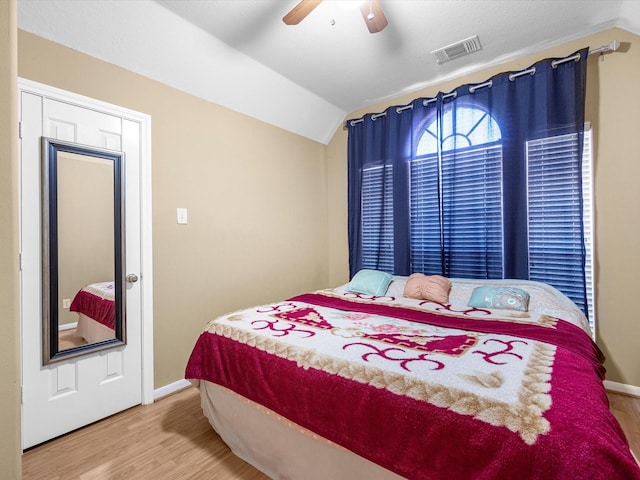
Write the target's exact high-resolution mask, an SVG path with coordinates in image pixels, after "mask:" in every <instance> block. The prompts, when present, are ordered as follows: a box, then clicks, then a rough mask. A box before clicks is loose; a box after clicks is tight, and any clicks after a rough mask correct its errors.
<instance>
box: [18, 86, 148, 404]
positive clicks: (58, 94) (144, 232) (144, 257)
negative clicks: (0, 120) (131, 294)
mask: <svg viewBox="0 0 640 480" xmlns="http://www.w3.org/2000/svg"><path fill="white" fill-rule="evenodd" d="M18 90H19V91H20V92H30V93H34V94H36V95H39V96H43V97H47V98H51V99H54V100H57V101H63V102H68V103H71V104H74V105H78V104H81V105H82V106H83V107H84V108H89V109H95V110H97V111H100V112H104V113H109V114H112V115H115V116H118V117H120V118H125V119H128V120H131V121H133V122H136V123H138V124H139V125H140V150H141V151H140V209H141V218H140V229H141V232H140V236H141V241H142V245H143V247H142V252H141V254H140V263H141V268H142V270H141V272H140V273H141V275H140V276H141V278H144V279H145V280H144V281H141V282H140V288H141V306H142V318H141V322H142V345H141V349H142V363H141V364H142V372H141V373H142V392H141V394H142V395H141V400H142V404H143V405H147V404H150V403H153V400H154V392H153V380H154V378H153V376H154V366H153V242H152V219H153V215H152V207H153V204H152V196H151V181H152V178H151V116H150V115H148V114H146V113H141V112H137V111H135V110H130V109H128V108H125V107H120V106H116V105H113V104H110V103H106V102H103V101H100V100H96V99H95V98H91V97H85V96H84V95H79V94H76V93H73V92H69V91H67V90H61V89H59V88H56V87H52V86H50V85H45V84H43V83H39V82H34V81H32V80H27V79H25V78H18Z"/></svg>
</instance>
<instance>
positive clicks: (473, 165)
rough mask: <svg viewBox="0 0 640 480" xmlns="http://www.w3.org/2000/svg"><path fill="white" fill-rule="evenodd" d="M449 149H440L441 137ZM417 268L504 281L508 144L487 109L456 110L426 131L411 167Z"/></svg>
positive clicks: (413, 263)
mask: <svg viewBox="0 0 640 480" xmlns="http://www.w3.org/2000/svg"><path fill="white" fill-rule="evenodd" d="M439 130H440V131H441V137H442V147H441V150H439V149H438V142H437V138H438V131H439ZM410 179H411V180H410V183H411V188H410V191H411V220H410V223H411V270H412V271H416V272H425V273H444V274H446V275H447V276H450V277H474V278H500V277H501V276H502V255H503V252H502V244H503V239H502V144H501V134H500V129H499V127H498V125H497V123H496V122H495V120H494V119H493V118H492V117H491V116H490V115H489V114H487V113H486V112H484V111H483V110H481V109H479V108H471V107H458V108H455V109H454V108H448V109H447V110H445V112H444V114H443V115H442V120H441V121H440V123H439V122H438V119H434V120H432V121H431V122H430V123H429V124H428V125H427V126H426V128H425V129H424V132H423V133H422V135H421V137H420V139H419V141H418V145H417V148H416V157H415V158H414V160H413V161H412V162H411V176H410Z"/></svg>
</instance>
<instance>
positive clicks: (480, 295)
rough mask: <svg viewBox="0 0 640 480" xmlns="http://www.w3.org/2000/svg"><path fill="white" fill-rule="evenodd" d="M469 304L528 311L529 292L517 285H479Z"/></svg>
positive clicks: (480, 306)
mask: <svg viewBox="0 0 640 480" xmlns="http://www.w3.org/2000/svg"><path fill="white" fill-rule="evenodd" d="M469 306H470V307H476V308H496V309H500V310H518V311H520V312H526V311H527V309H528V307H529V293H527V292H526V291H524V290H522V289H520V288H515V287H477V288H475V289H474V290H473V293H472V294H471V298H470V299H469Z"/></svg>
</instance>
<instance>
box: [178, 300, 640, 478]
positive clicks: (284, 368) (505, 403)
mask: <svg viewBox="0 0 640 480" xmlns="http://www.w3.org/2000/svg"><path fill="white" fill-rule="evenodd" d="M601 362H602V358H601V355H600V352H599V351H598V349H597V347H596V346H595V344H593V342H592V341H591V339H590V337H589V336H588V335H587V334H586V333H584V332H583V331H582V330H581V329H580V328H578V327H577V326H575V325H572V324H570V323H567V322H565V321H563V320H561V319H558V318H554V317H549V316H546V315H535V314H531V315H525V316H518V315H513V316H509V315H507V316H504V315H502V314H501V313H500V312H497V313H496V311H478V310H477V309H468V310H465V311H454V310H453V309H452V308H451V307H449V306H445V305H440V304H433V303H430V302H418V301H414V300H409V299H395V298H393V297H391V298H390V297H371V296H367V295H355V296H354V295H353V294H349V293H348V292H346V293H344V292H343V293H336V292H334V291H322V292H317V293H315V294H307V295H303V296H299V297H294V298H292V299H290V300H288V301H285V302H280V303H276V304H272V305H266V306H261V307H255V308H250V309H247V310H243V311H240V312H234V313H232V314H229V315H226V316H223V317H220V318H218V319H215V320H213V321H211V322H209V324H208V325H207V326H206V328H205V330H204V331H203V332H202V334H201V335H200V337H199V338H198V341H197V343H196V345H195V347H194V350H193V352H192V354H191V357H190V359H189V362H188V365H187V368H186V374H185V376H186V378H191V379H201V380H207V381H210V382H213V383H216V384H219V385H222V386H224V387H226V388H229V389H231V390H233V391H235V392H237V393H239V394H240V395H243V396H245V397H246V398H249V399H251V400H253V401H255V402H258V403H260V404H262V405H264V406H265V407H267V408H269V409H271V410H273V411H275V412H277V413H279V414H280V415H283V416H284V417H286V418H289V419H290V420H292V421H293V422H295V423H297V424H299V425H301V426H303V427H305V428H308V429H309V430H311V431H313V432H315V433H317V434H318V435H321V436H323V437H325V438H327V439H329V440H332V441H333V442H335V443H337V444H339V445H342V446H344V447H345V448H347V449H349V450H351V451H353V452H354V453H356V454H358V455H361V456H363V457H365V458H368V459H370V460H372V461H374V462H375V463H378V464H379V465H382V466H383V467H385V468H387V469H389V470H391V471H393V472H395V473H397V474H399V475H401V476H404V477H406V478H410V479H430V480H431V479H433V480H435V479H456V480H458V479H514V478H517V479H581V480H582V479H602V480H605V479H606V480H614V479H640V469H639V468H638V466H637V464H636V463H635V461H634V459H633V457H632V455H631V454H630V452H629V449H628V446H627V443H626V440H625V438H624V434H623V432H622V431H621V429H620V426H619V424H618V423H617V421H616V420H615V418H614V417H613V415H612V414H611V413H610V412H609V408H608V402H607V397H606V394H605V391H604V388H603V385H602V375H603V373H604V371H603V369H602V363H601Z"/></svg>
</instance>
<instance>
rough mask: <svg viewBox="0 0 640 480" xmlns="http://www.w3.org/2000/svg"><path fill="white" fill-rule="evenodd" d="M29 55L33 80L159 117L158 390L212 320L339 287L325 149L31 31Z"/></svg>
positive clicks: (27, 68) (25, 70)
mask: <svg viewBox="0 0 640 480" xmlns="http://www.w3.org/2000/svg"><path fill="white" fill-rule="evenodd" d="M18 54H19V56H18V73H19V75H20V76H21V77H23V78H27V79H30V80H34V81H38V82H42V83H45V84H48V85H52V86H55V87H58V88H62V89H65V90H69V91H72V92H75V93H79V94H81V95H86V96H89V97H93V98H97V99H99V100H102V101H105V102H109V103H113V104H116V105H121V106H123V107H127V108H130V109H133V110H137V111H140V112H143V113H147V114H149V115H151V117H152V157H153V161H152V164H153V165H152V169H153V173H152V177H153V257H154V348H155V363H154V366H155V382H154V383H155V386H156V388H158V387H161V386H165V385H167V384H170V383H172V382H175V381H177V380H179V379H181V378H183V376H184V367H185V365H186V362H187V359H188V355H189V353H190V351H191V348H192V347H193V344H194V342H195V340H196V338H197V335H198V334H199V333H200V331H201V330H202V327H203V326H204V324H205V322H206V321H207V320H209V319H211V318H212V317H215V316H217V315H220V314H222V313H225V312H228V311H231V310H235V309H238V308H241V307H245V306H247V305H252V304H258V303H263V302H267V301H271V300H278V299H282V298H285V297H288V296H292V295H295V294H297V293H301V292H304V291H308V290H313V289H318V288H324V287H327V286H328V285H329V283H328V269H327V258H328V247H327V202H326V196H327V192H326V169H325V162H324V147H323V146H322V145H321V144H318V143H316V142H313V141H311V140H307V139H305V138H303V137H300V136H297V135H294V134H291V133H289V132H286V131H284V130H282V129H279V128H276V127H273V126H270V125H267V124H265V123H263V122H260V121H257V120H255V119H252V118H249V117H247V116H244V115H241V114H238V113H235V112H232V111H230V110H227V109H225V108H222V107H220V106H217V105H214V104H211V103H208V102H205V101H203V100H200V99H198V98H195V97H193V96H190V95H186V94H184V93H182V92H180V91H177V90H175V89H172V88H169V87H167V86H164V85H162V84H160V83H158V82H154V81H151V80H149V79H147V78H144V77H142V76H140V75H136V74H133V73H131V72H129V71H126V70H124V69H121V68H119V67H116V66H114V65H111V64H108V63H105V62H102V61H100V60H97V59H95V58H91V57H89V56H86V55H83V54H80V53H78V52H76V51H74V50H71V49H68V48H65V47H62V46H60V45H58V44H55V43H52V42H49V41H46V40H44V39H42V38H40V37H37V36H34V35H32V34H29V33H26V32H22V31H20V32H19V33H18ZM177 207H186V208H188V211H189V224H188V225H178V224H177V223H176V208H177Z"/></svg>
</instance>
